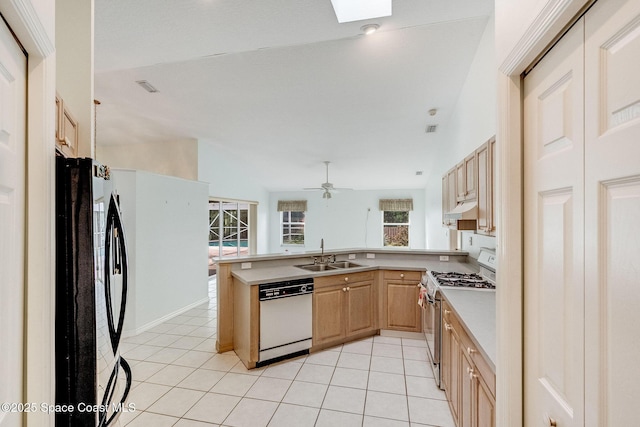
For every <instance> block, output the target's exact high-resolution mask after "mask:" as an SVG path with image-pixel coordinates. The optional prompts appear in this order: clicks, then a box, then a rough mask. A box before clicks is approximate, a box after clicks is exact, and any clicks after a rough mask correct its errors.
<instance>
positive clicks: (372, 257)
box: [367, 254, 376, 259]
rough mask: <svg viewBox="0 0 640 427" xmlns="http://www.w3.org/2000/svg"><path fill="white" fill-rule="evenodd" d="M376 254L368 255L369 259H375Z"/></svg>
mask: <svg viewBox="0 0 640 427" xmlns="http://www.w3.org/2000/svg"><path fill="white" fill-rule="evenodd" d="M375 257H376V254H367V259H374V258H375Z"/></svg>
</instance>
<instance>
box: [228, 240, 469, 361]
mask: <svg viewBox="0 0 640 427" xmlns="http://www.w3.org/2000/svg"><path fill="white" fill-rule="evenodd" d="M324 256H327V255H326V254H324V253H320V252H318V251H316V252H306V253H301V254H292V255H283V254H270V255H255V256H246V257H239V258H233V259H218V260H216V263H217V271H218V273H217V274H218V281H217V297H218V317H217V324H218V337H217V342H216V348H217V351H218V352H226V351H230V350H235V352H236V353H237V354H238V356H239V357H240V359H241V360H242V362H243V363H244V364H245V365H246V366H247V367H248V368H253V367H255V366H256V363H257V362H258V359H259V356H258V341H259V336H260V308H259V307H260V306H259V300H258V288H259V285H260V284H264V283H272V282H283V281H295V280H298V279H309V280H312V281H313V283H314V284H315V289H314V295H315V297H314V303H313V304H314V305H313V343H312V346H311V349H310V351H316V350H319V349H322V348H326V347H329V346H332V345H336V344H339V343H341V342H347V341H351V340H354V339H358V338H362V337H365V336H368V335H374V334H377V333H378V332H379V331H380V330H381V329H385V330H397V331H404V332H416V333H420V332H421V331H422V324H421V310H420V308H419V306H418V305H417V299H418V294H419V283H420V278H421V276H422V274H423V273H424V272H425V271H426V270H432V269H433V270H439V271H448V270H455V271H460V272H476V271H477V266H476V265H475V264H473V263H469V259H468V253H467V252H462V251H447V250H402V249H400V250H399V249H345V250H334V251H331V254H330V256H331V257H332V259H331V261H332V264H342V265H345V264H344V263H345V262H347V265H348V267H347V268H331V269H325V270H324V271H310V270H306V269H304V268H301V267H300V266H301V265H306V266H310V265H311V266H312V265H314V259H315V262H317V261H318V260H319V259H320V258H322V257H324ZM347 290H349V291H351V290H353V292H346V291H347ZM324 292H326V293H324ZM347 294H348V295H347ZM321 295H326V298H322V297H320V296H321ZM342 295H347V296H342ZM356 298H357V299H356ZM343 300H344V304H346V306H348V307H351V309H347V308H345V309H343V308H342V307H339V306H337V305H336V304H341V301H343ZM323 301H326V302H327V308H328V309H329V310H328V311H330V312H331V313H330V314H331V316H328V315H327V313H324V315H323V314H322V312H323V311H327V310H323V307H322V303H323ZM345 310H346V312H345ZM349 310H350V311H349ZM355 316H357V317H355ZM343 318H344V322H342V319H343ZM336 319H338V320H336ZM336 322H338V323H336ZM343 323H344V324H343Z"/></svg>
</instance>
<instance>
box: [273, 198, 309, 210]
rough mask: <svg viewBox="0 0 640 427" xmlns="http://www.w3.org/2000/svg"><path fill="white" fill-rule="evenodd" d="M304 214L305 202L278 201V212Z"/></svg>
mask: <svg viewBox="0 0 640 427" xmlns="http://www.w3.org/2000/svg"><path fill="white" fill-rule="evenodd" d="M286 211H293V212H306V211H307V201H306V200H278V212H286Z"/></svg>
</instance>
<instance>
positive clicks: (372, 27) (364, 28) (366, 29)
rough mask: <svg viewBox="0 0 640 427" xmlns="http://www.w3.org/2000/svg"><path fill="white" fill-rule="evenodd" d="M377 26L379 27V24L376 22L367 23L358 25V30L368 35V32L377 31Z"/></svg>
mask: <svg viewBox="0 0 640 427" xmlns="http://www.w3.org/2000/svg"><path fill="white" fill-rule="evenodd" d="M378 28H380V25H378V24H367V25H363V26H362V27H360V30H362V32H363V33H365V35H367V36H368V35H369V34H373V33H375V32H376V31H378Z"/></svg>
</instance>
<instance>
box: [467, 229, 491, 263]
mask: <svg viewBox="0 0 640 427" xmlns="http://www.w3.org/2000/svg"><path fill="white" fill-rule="evenodd" d="M461 234H462V247H461V249H462V250H463V251H467V252H469V256H470V257H471V258H473V259H475V260H477V259H478V255H479V254H480V248H489V249H495V247H496V238H495V237H494V236H485V235H482V234H475V233H473V232H471V231H463V232H461Z"/></svg>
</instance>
